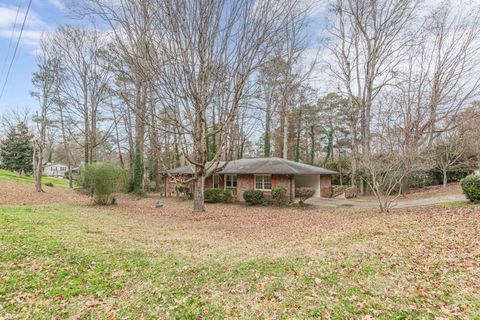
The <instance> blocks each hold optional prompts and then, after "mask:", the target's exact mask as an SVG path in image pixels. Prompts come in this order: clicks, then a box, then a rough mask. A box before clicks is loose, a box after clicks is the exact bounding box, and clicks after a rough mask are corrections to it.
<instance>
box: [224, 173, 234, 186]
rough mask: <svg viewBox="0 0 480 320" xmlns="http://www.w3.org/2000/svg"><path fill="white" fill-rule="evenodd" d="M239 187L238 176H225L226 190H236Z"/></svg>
mask: <svg viewBox="0 0 480 320" xmlns="http://www.w3.org/2000/svg"><path fill="white" fill-rule="evenodd" d="M236 187H237V176H236V175H229V174H226V175H225V188H236Z"/></svg>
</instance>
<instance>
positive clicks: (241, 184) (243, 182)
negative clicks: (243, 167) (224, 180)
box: [237, 174, 254, 201]
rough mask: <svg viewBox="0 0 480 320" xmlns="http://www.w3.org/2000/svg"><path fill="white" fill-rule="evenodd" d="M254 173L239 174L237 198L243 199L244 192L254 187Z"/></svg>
mask: <svg viewBox="0 0 480 320" xmlns="http://www.w3.org/2000/svg"><path fill="white" fill-rule="evenodd" d="M253 187H254V186H253V175H252V174H239V175H238V176H237V200H240V201H243V192H244V191H246V190H251V189H253Z"/></svg>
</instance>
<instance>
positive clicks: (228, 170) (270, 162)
mask: <svg viewBox="0 0 480 320" xmlns="http://www.w3.org/2000/svg"><path fill="white" fill-rule="evenodd" d="M223 165H224V162H221V163H220V165H219V167H220V168H221V167H222V166H223ZM168 172H169V173H170V174H193V172H194V169H193V166H185V167H179V168H175V169H171V170H168ZM219 173H222V174H262V173H265V174H294V175H295V174H324V175H328V174H336V173H337V172H335V171H332V170H328V169H324V168H320V167H316V166H312V165H309V164H304V163H299V162H295V161H291V160H286V159H282V158H253V159H240V160H233V161H229V162H228V164H227V165H226V166H225V167H224V168H223V169H222V170H220V172H219Z"/></svg>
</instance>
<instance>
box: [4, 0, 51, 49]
mask: <svg viewBox="0 0 480 320" xmlns="http://www.w3.org/2000/svg"><path fill="white" fill-rule="evenodd" d="M25 13H26V8H21V9H20V11H18V15H17V8H16V7H13V6H5V5H1V4H0V17H2V19H0V38H3V39H7V40H8V39H12V40H16V39H17V38H18V36H19V34H20V30H21V26H22V22H23V19H24V17H25ZM15 18H16V21H15ZM48 30H51V26H50V25H49V24H48V23H46V22H45V21H43V20H42V19H41V18H40V16H39V15H38V14H36V13H35V12H34V11H33V9H32V8H30V12H29V14H28V17H27V21H26V23H25V28H24V30H23V33H22V38H21V42H20V43H21V45H24V46H28V47H31V48H36V47H37V46H38V43H39V40H40V38H41V36H42V33H43V32H45V31H48Z"/></svg>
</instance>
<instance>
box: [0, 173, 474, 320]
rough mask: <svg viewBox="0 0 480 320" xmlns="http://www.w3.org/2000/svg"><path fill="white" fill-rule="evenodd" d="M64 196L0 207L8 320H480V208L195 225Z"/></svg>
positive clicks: (183, 214) (249, 213)
mask: <svg viewBox="0 0 480 320" xmlns="http://www.w3.org/2000/svg"><path fill="white" fill-rule="evenodd" d="M3 186H4V184H2V183H1V182H0V191H1V190H2V189H3ZM24 187H30V188H31V186H27V185H26V186H24ZM24 187H22V186H17V188H18V190H17V191H19V192H20V190H21V189H22V188H24ZM63 192H64V193H65V196H64V197H63V198H62V199H63V200H64V201H65V202H66V203H67V204H65V203H63V204H54V203H53V202H48V203H49V204H48V205H42V204H38V203H37V202H34V203H33V204H30V203H29V201H28V199H21V202H22V201H23V203H26V204H25V205H13V204H10V205H3V206H0V318H4V319H26V318H28V319H51V318H56V319H65V318H67V319H68V318H73V319H76V318H77V319H97V318H100V319H142V318H144V319H158V318H160V319H171V318H177V319H198V318H209V319H222V318H234V319H238V318H245V319H259V318H260V319H282V318H283V319H294V318H297V319H305V318H315V319H317V318H325V319H330V318H331V319H346V318H351V319H362V318H364V319H372V318H375V319H376V318H380V319H417V318H422V319H423V318H427V319H428V318H431V319H435V318H437V319H450V318H463V319H472V318H480V246H479V245H478V244H479V243H480V207H478V206H474V205H469V204H468V203H462V204H455V205H452V206H444V207H431V208H421V209H408V210H407V209H405V210H396V211H394V212H393V213H390V214H388V215H382V214H379V213H377V212H375V211H371V210H363V211H362V210H346V209H342V210H339V209H331V210H326V209H318V208H308V209H306V210H301V209H272V208H263V207H245V206H243V205H210V206H208V212H207V213H205V214H202V215H200V216H194V215H192V214H191V213H190V205H191V203H189V202H177V201H176V200H175V199H168V200H163V199H162V200H160V201H162V203H163V204H164V205H165V206H164V207H163V208H160V209H157V208H155V203H156V201H158V200H159V199H156V198H146V199H141V200H134V199H132V198H129V197H127V196H122V197H120V199H119V205H117V206H115V207H110V208H99V207H92V206H88V205H87V203H88V200H87V199H86V198H83V196H79V195H72V194H71V193H72V192H71V191H68V190H64V191H63ZM0 194H1V193H0ZM20 194H22V192H20V193H19V196H18V197H19V198H22V196H21V195H20ZM57 198H58V197H57ZM80 200H83V201H80ZM58 202H62V201H61V200H60V201H58Z"/></svg>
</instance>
